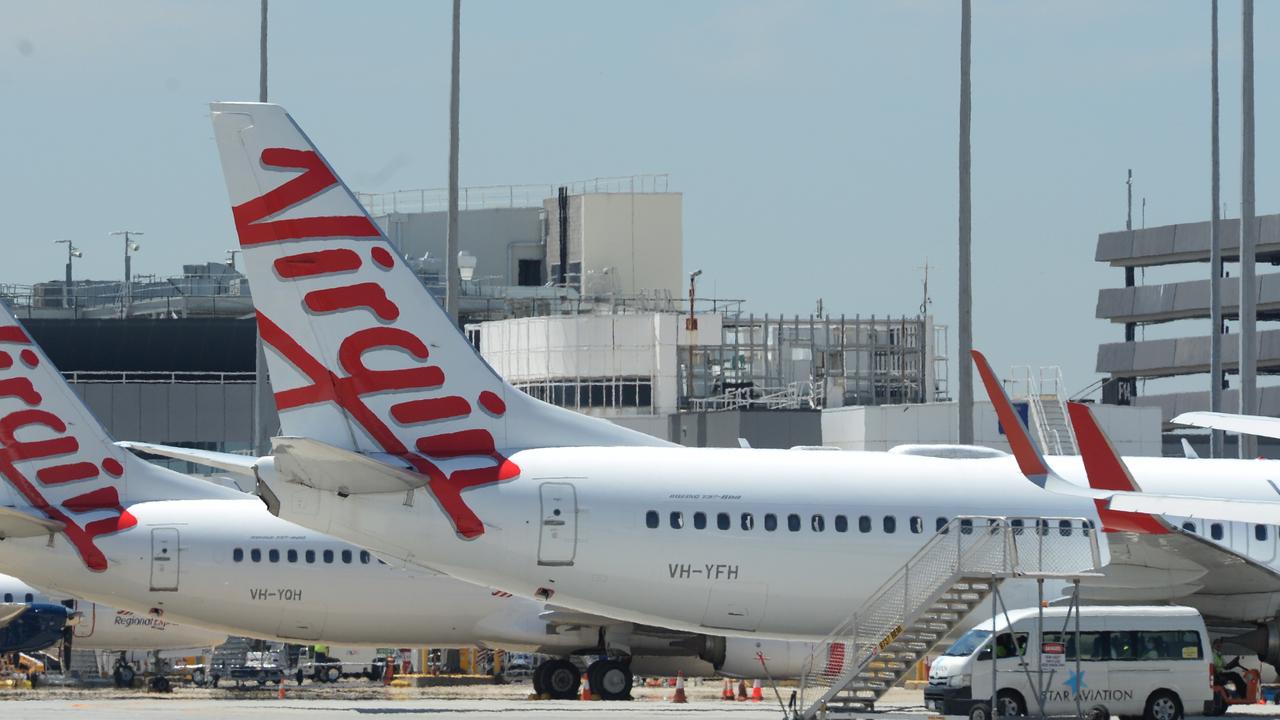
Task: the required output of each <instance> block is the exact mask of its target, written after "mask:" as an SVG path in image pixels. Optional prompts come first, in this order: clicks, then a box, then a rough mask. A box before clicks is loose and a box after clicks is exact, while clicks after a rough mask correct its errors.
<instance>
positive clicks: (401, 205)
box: [356, 173, 670, 215]
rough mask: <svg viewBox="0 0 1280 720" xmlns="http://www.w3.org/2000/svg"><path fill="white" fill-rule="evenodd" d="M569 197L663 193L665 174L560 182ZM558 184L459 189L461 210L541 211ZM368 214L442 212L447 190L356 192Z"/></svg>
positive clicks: (667, 183) (667, 180)
mask: <svg viewBox="0 0 1280 720" xmlns="http://www.w3.org/2000/svg"><path fill="white" fill-rule="evenodd" d="M563 185H564V186H565V187H567V188H569V194H570V195H582V194H585V193H664V192H667V191H668V187H670V176H669V175H668V174H667V173H656V174H641V175H622V176H618V177H601V178H591V179H589V180H575V181H573V182H568V183H563ZM559 187H560V184H559V183H545V184H532V185H472V186H470V187H462V188H458V208H459V209H460V210H490V209H496V208H530V207H532V208H541V207H542V206H543V204H542V203H543V201H544V200H547V199H549V198H553V197H555V196H556V191H557V189H558V188H559ZM356 198H357V199H358V200H359V201H360V204H361V205H364V206H365V209H366V210H368V211H369V214H370V215H385V214H387V213H427V212H444V211H446V210H448V209H449V189H448V188H412V189H406V190H391V191H389V192H381V193H364V192H359V193H356Z"/></svg>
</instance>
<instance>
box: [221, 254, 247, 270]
mask: <svg viewBox="0 0 1280 720" xmlns="http://www.w3.org/2000/svg"><path fill="white" fill-rule="evenodd" d="M242 252H244V251H243V250H228V251H227V259H226V260H225V261H224V262H226V264H227V267H229V268H231V269H232V270H235V269H236V255H239V254H240V253H242Z"/></svg>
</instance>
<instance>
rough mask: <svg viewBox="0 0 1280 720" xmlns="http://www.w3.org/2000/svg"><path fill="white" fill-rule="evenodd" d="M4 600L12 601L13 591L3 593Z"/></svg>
mask: <svg viewBox="0 0 1280 720" xmlns="http://www.w3.org/2000/svg"><path fill="white" fill-rule="evenodd" d="M4 601H5V602H7V603H11V602H13V593H5V594H4Z"/></svg>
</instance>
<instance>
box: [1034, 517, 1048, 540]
mask: <svg viewBox="0 0 1280 720" xmlns="http://www.w3.org/2000/svg"><path fill="white" fill-rule="evenodd" d="M1036 529H1037V530H1039V531H1040V537H1044V536H1045V535H1048V534H1049V521H1048V520H1044V519H1040V520H1037V521H1036Z"/></svg>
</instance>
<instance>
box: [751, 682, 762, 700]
mask: <svg viewBox="0 0 1280 720" xmlns="http://www.w3.org/2000/svg"><path fill="white" fill-rule="evenodd" d="M761 700H764V683H762V682H760V681H759V680H756V681H755V682H753V683H751V702H760V701H761Z"/></svg>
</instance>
